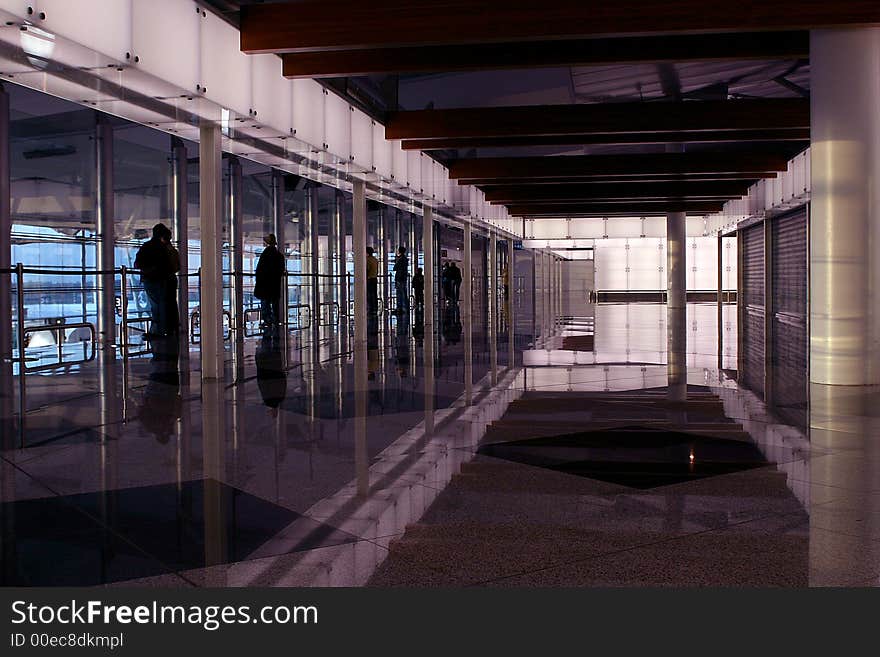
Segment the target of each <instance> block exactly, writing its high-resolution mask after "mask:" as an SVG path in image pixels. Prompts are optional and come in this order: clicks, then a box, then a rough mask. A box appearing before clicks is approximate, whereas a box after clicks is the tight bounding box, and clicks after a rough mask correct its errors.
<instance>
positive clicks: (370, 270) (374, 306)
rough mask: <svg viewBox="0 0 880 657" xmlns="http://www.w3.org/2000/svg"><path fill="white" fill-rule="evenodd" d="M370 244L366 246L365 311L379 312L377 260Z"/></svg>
mask: <svg viewBox="0 0 880 657" xmlns="http://www.w3.org/2000/svg"><path fill="white" fill-rule="evenodd" d="M374 254H375V251H374V250H373V247H372V246H368V247H367V312H369V313H370V314H373V315H375V314H376V313H378V312H379V261H378V260H377V259H376V256H375V255H374Z"/></svg>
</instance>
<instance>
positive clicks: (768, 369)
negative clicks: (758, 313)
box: [764, 214, 775, 406]
mask: <svg viewBox="0 0 880 657" xmlns="http://www.w3.org/2000/svg"><path fill="white" fill-rule="evenodd" d="M772 226H773V224H772V222H771V221H770V217H769V216H767V215H766V214H765V215H764V403H765V404H767V406H772V405H773V403H774V400H773V397H774V395H773V313H774V312H775V311H774V310H773V231H772V230H771V228H772Z"/></svg>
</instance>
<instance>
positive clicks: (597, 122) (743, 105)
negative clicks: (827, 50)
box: [385, 98, 810, 139]
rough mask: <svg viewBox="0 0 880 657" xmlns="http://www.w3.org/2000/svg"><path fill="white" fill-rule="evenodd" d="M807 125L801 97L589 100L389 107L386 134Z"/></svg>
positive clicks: (414, 136)
mask: <svg viewBox="0 0 880 657" xmlns="http://www.w3.org/2000/svg"><path fill="white" fill-rule="evenodd" d="M809 127H810V101H809V100H807V99H804V98H773V99H749V100H720V101H714V100H705V101H681V102H677V103H670V102H663V103H654V102H638V103H593V104H576V105H532V106H523V107H487V108H464V109H445V110H411V111H405V112H389V113H388V118H387V121H386V125H385V136H386V138H388V139H444V138H473V137H536V136H556V135H589V134H605V135H610V134H627V135H634V134H650V133H657V132H681V133H699V132H704V131H732V132H735V131H739V130H791V129H806V128H809Z"/></svg>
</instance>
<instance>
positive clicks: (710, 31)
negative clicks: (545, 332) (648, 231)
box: [240, 0, 880, 216]
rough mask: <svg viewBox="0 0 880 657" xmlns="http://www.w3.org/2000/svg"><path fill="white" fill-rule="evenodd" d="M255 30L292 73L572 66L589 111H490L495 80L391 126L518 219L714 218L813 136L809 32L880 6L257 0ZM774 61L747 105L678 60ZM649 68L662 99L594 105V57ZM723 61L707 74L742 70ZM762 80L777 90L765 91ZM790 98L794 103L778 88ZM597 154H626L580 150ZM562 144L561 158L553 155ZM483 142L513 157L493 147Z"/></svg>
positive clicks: (867, 17) (257, 47) (248, 16)
mask: <svg viewBox="0 0 880 657" xmlns="http://www.w3.org/2000/svg"><path fill="white" fill-rule="evenodd" d="M343 17H344V19H343ZM240 25H241V48H242V50H243V51H244V52H247V53H267V52H271V53H277V54H279V55H281V56H282V58H283V69H284V74H285V75H286V76H288V77H334V78H336V77H352V76H358V75H373V76H385V78H383V79H388V78H389V77H390V78H391V79H392V80H395V79H396V78H394V77H393V76H397V75H401V74H413V73H423V72H463V71H464V72H480V71H489V70H496V69H540V68H552V67H556V68H558V67H571V71H572V73H571V77H572V80H573V84H572V102H571V104H567V105H566V104H554V105H547V104H522V105H520V106H494V107H493V106H491V103H488V104H489V105H490V106H487V102H486V97H488V98H491V95H492V90H491V89H485V88H480V89H477V90H475V93H478V94H480V95H481V96H482V98H481V101H482V102H479V103H475V105H476V106H472V107H461V108H458V107H453V108H450V109H409V110H406V109H402V108H401V109H400V110H395V111H390V112H388V114H387V116H385V117H384V119H385V121H384V122H385V125H386V136H387V137H388V138H389V139H400V140H402V144H403V147H404V148H405V149H416V150H426V151H430V152H432V153H434V154H435V156H436V157H437V158H438V159H440V160H441V161H443V162H444V163H445V164H447V165H448V166H449V168H450V176H451V177H452V178H453V179H455V180H457V181H458V182H459V183H460V184H475V185H478V186H480V187H481V188H482V189H483V190H484V191H485V192H486V195H487V199H488V200H489V201H490V202H491V203H496V204H503V205H505V206H507V208H508V210H509V211H510V212H511V214H513V215H515V216H519V215H528V216H587V215H590V216H618V215H637V216H638V215H646V214H664V213H668V212H677V211H686V212H692V213H701V214H702V213H707V212H714V211H717V210H719V209H720V207H721V204H722V203H723V202H724V201H725V200H728V199H731V198H738V197H739V196H741V195H742V194H743V193H745V191H746V189H747V187H748V186H749V184H751V183H752V182H754V181H755V180H757V179H759V178H763V177H773V176H775V175H776V174H777V172H780V171H784V170H785V168H786V164H787V161H788V160H789V159H790V158H791V157H792V156H793V155H794V154H796V153H797V152H799V151H800V150H802V149H803V148H804V147H806V146H807V145H808V143H809V130H810V113H809V97H808V95H809V90H808V88H806V87H804V84H806V83H805V82H803V81H802V80H803V79H804V78H803V77H801V79H799V80H798V81H797V83H794V82H792V81H791V80H789V79H787V78H786V76H785V73H786V72H789V73H791V72H794V71H796V70H799V71H800V73H799V74H800V75H801V76H803V74H804V71H805V70H806V69H805V68H804V67H805V66H808V61H807V58H808V56H809V53H808V51H809V33H808V30H809V29H812V28H818V27H841V26H857V25H880V3H878V2H876V0H873V1H863V0H842V1H839V2H834V3H829V2H827V0H780V1H778V2H767V1H766V0H741V1H740V2H738V3H736V7H735V8H732V7H731V5H730V3H727V2H721V1H714V0H713V1H710V2H706V0H668V1H667V2H663V3H658V2H655V1H654V0H616V1H615V2H613V3H612V2H597V1H595V0H561V1H553V0H551V1H549V2H543V3H536V2H534V1H533V0H444V2H443V3H439V4H438V3H436V2H435V0H371V1H370V2H366V3H365V2H361V1H360V0H357V1H355V0H298V1H297V2H290V3H269V4H256V5H248V6H244V7H241V15H240ZM765 60H769V61H770V62H771V64H774V65H775V66H776V68H775V69H773V72H768V73H767V76H768V77H767V78H766V79H767V81H768V83H769V84H770V85H771V87H772V89H773V92H772V94H767V95H765V96H764V97H748V98H732V97H731V96H730V95H729V94H728V93H727V92H726V91H725V89H726V86H725V85H724V84H723V83H722V84H720V85H715V86H714V87H713V85H711V84H708V85H707V89H708V88H709V87H711V93H707V94H702V95H701V94H700V93H696V94H693V93H692V92H691V91H690V90H689V88H688V87H685V89H686V91H684V92H682V86H683V85H682V83H681V80H679V79H677V75H676V73H675V71H676V69H675V66H676V63H682V62H719V61H729V62H731V67H730V69H731V70H735V69H736V62H746V61H755V62H756V63H755V64H753V65H751V69H752V70H759V71H760V70H763V68H762V64H761V62H762V61H765ZM778 60H788V62H789V64H791V67H790V68H789V67H788V65H786V64H785V62H780V61H778ZM635 64H638V65H640V66H644V65H645V64H649V65H655V66H656V67H657V71H658V77H659V78H660V81H661V84H660V87H658V88H661V89H662V96H661V97H660V98H659V99H658V98H657V94H656V93H653V95H652V96H651V99H650V100H648V99H645V98H641V99H640V96H639V95H638V94H637V95H635V97H634V98H635V102H632V101H631V102H613V103H612V102H605V101H604V100H602V99H601V98H600V100H602V102H592V101H594V100H595V98H591V97H589V96H586V97H585V96H584V94H583V93H582V90H581V89H580V88H578V85H577V84H576V83H575V82H574V78H575V74H574V71H575V70H577V71H578V78H579V79H583V78H584V73H583V72H584V71H585V70H589V69H585V68H583V67H591V66H592V67H595V66H601V65H622V66H631V65H635ZM694 66H698V64H694ZM713 66H714V67H715V68H714V69H713V70H709V69H706V71H707V72H706V76H707V77H711V76H713V75H717V74H716V73H715V72H714V71H720V70H721V69H725V68H728V67H727V66H726V65H724V66H721V65H717V64H714V65H713ZM608 70H609V71H610V73H609V74H608V75H613V74H614V69H613V68H609V69H608ZM768 71H769V68H768ZM780 71H782V73H780ZM541 74H542V75H543V74H544V72H542V73H541ZM602 75H604V74H602ZM608 75H605V79H607V80H611V79H612V78H610V77H608ZM731 75H735V74H731ZM441 77H442V76H441ZM748 79H752V78H748ZM425 80H427V83H428V84H429V83H430V80H431V78H430V77H429V78H425ZM759 82H760V78H759ZM774 83H778V84H774ZM604 84H605V87H606V88H611V87H609V86H608V83H607V81H606V82H604ZM341 86H342V87H345V86H346V85H341ZM612 86H613V85H612ZM692 86H693V85H692ZM697 86H699V83H698V85H697ZM334 88H339V87H338V86H336V87H334ZM627 88H628V87H627ZM754 89H755V90H757V93H759V94H760V93H763V87H762V86H761V84H758V85H756V86H755V87H754ZM748 91H751V89H749V90H748ZM698 92H699V89H698ZM780 94H782V95H785V94H789V95H790V97H788V98H778V97H777V98H771V97H768V96H770V95H773V96H779V95H780ZM744 95H748V93H746V94H744ZM708 98H711V99H708ZM584 100H588V101H590V102H583V101H584ZM628 100H629V99H628ZM395 102H396V101H395ZM497 105H510V103H509V102H503V103H497ZM421 106H422V107H424V104H423V105H421ZM391 107H392V109H393V108H394V105H392V106H391ZM665 145H673V146H672V147H669V148H668V147H666V146H665ZM590 147H593V148H595V147H599V148H600V149H603V148H604V149H606V150H607V149H608V148H610V149H613V150H614V152H616V153H617V154H614V155H605V154H587V155H580V154H567V153H566V150H567V151H568V152H569V153H570V152H572V151H573V152H575V153H577V152H578V151H579V149H580V152H584V150H583V149H587V148H590ZM548 148H550V149H551V150H552V149H554V148H555V149H556V154H553V155H546V154H543V152H546V150H547V149H548ZM482 149H495V150H502V151H503V150H504V149H509V152H510V153H511V156H509V157H476V154H477V150H482ZM530 149H531V151H532V156H529V155H528V154H529V152H530ZM540 149H543V150H542V151H540V152H542V154H541V155H537V154H535V153H536V151H538V150H540ZM658 149H659V150H660V151H663V150H670V151H674V150H679V149H681V150H684V151H685V152H682V153H678V152H669V153H663V152H657V151H658ZM516 150H518V151H520V152H525V153H526V155H525V156H523V155H521V153H516V155H517V156H513V154H514V151H516ZM493 152H494V151H493ZM563 153H566V154H563Z"/></svg>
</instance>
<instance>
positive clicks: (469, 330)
mask: <svg viewBox="0 0 880 657" xmlns="http://www.w3.org/2000/svg"><path fill="white" fill-rule="evenodd" d="M472 230H473V229H472V228H471V224H470V222H468V223H466V224H465V225H464V262H463V263H462V265H463V268H464V271H463V272H462V273H461V282H462V287H463V289H462V291H461V298H462V309H461V319H462V332H463V333H464V392H465V400H466V401H467V403H468V404H469V405H470V404H472V403H473V401H474V363H473V360H474V333H473V320H472V318H471V315H472V314H473V290H472V289H471V288H472V285H473V246H472V244H471V242H472Z"/></svg>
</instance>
